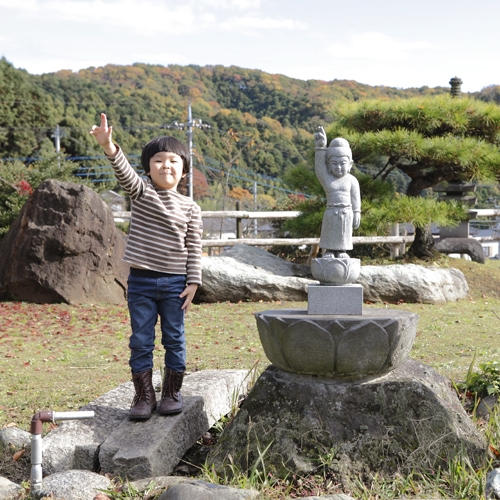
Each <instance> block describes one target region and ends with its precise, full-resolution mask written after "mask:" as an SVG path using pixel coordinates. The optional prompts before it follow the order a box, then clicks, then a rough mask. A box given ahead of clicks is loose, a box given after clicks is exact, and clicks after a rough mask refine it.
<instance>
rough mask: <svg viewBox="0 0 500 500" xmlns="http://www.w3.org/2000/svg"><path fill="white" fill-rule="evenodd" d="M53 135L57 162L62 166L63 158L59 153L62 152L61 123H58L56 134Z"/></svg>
mask: <svg viewBox="0 0 500 500" xmlns="http://www.w3.org/2000/svg"><path fill="white" fill-rule="evenodd" d="M52 137H53V138H54V144H55V146H56V153H57V162H58V164H59V168H61V158H60V155H59V153H60V152H61V129H60V128H59V124H57V125H56V129H55V130H54V135H53V136H52Z"/></svg>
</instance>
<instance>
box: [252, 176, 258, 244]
mask: <svg viewBox="0 0 500 500" xmlns="http://www.w3.org/2000/svg"><path fill="white" fill-rule="evenodd" d="M253 210H254V212H257V182H256V181H253ZM253 237H254V238H257V219H254V220H253Z"/></svg>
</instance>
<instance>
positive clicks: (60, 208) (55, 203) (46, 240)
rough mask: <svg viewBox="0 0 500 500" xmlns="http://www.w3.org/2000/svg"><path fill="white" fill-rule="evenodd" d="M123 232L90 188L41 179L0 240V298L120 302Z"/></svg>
mask: <svg viewBox="0 0 500 500" xmlns="http://www.w3.org/2000/svg"><path fill="white" fill-rule="evenodd" d="M124 251H125V238H124V235H123V234H122V233H121V232H120V231H118V230H117V229H116V227H115V224H114V220H113V214H112V212H111V209H110V208H109V207H108V206H107V205H106V204H105V203H103V202H102V200H101V199H100V198H99V195H98V194H97V193H95V192H94V191H92V190H91V189H89V188H87V187H85V186H83V185H80V184H74V183H71V182H59V181H56V180H47V181H44V182H42V184H40V186H39V187H38V189H36V190H35V192H34V193H33V194H32V195H31V196H30V197H29V199H28V201H27V202H26V203H25V205H24V207H23V208H22V210H21V212H20V214H19V216H18V218H17V219H16V220H15V222H14V223H13V224H12V226H11V228H10V230H9V232H8V233H7V234H6V236H5V237H4V239H3V240H2V242H1V244H0V299H4V300H5V299H16V300H27V301H32V302H39V303H51V302H67V303H69V304H80V303H98V302H104V303H123V302H124V301H125V296H126V283H127V276H128V265H127V264H126V263H125V262H123V261H122V260H121V259H122V257H123V253H124Z"/></svg>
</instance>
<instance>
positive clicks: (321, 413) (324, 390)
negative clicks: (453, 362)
mask: <svg viewBox="0 0 500 500" xmlns="http://www.w3.org/2000/svg"><path fill="white" fill-rule="evenodd" d="M486 449H487V443H486V440H485V439H484V437H483V436H482V434H481V433H480V432H478V431H477V430H476V428H475V426H474V425H473V423H472V420H471V419H470V418H469V417H468V416H467V414H466V412H465V411H464V409H463V407H462V405H461V403H460V401H459V399H458V397H457V394H456V392H455V391H454V390H453V389H451V387H450V381H449V380H448V379H446V378H445V377H443V376H441V375H439V374H437V373H436V372H435V371H434V370H433V369H432V368H431V367H429V366H426V365H423V364H421V363H418V362H416V361H413V360H410V359H408V360H406V362H405V363H404V364H403V365H401V366H400V367H399V368H397V369H396V370H394V371H392V372H391V373H389V374H388V375H385V376H384V377H380V378H378V379H374V380H370V381H363V382H345V383H340V382H336V381H332V380H330V379H326V378H321V377H315V376H305V375H297V374H292V373H286V372H283V371H281V370H278V369H277V368H276V367H274V366H272V365H271V366H269V367H268V368H267V369H266V370H265V371H264V372H263V373H262V375H261V376H260V377H259V379H258V380H257V382H256V384H255V385H254V386H253V388H252V390H251V391H250V394H249V395H248V397H247V398H246V399H245V401H244V402H243V404H242V406H241V408H240V411H239V412H238V413H237V415H236V417H235V418H234V420H233V421H232V422H231V425H230V426H228V427H226V428H225V429H224V431H223V433H222V435H221V437H220V438H219V441H218V443H217V444H216V445H215V446H214V448H213V449H212V451H211V453H210V455H209V457H208V459H207V460H208V463H210V464H212V463H213V464H214V467H215V469H216V470H217V471H218V473H219V474H221V475H224V470H223V469H225V472H226V473H228V474H231V470H234V469H236V470H248V469H252V467H255V466H257V465H259V467H262V469H264V470H266V471H267V472H270V473H272V474H273V475H277V476H280V477H283V478H284V477H289V476H290V475H292V474H297V475H305V474H310V473H314V471H315V470H317V468H318V467H324V468H327V469H328V470H329V472H330V473H332V474H333V475H334V477H335V478H336V479H337V480H341V481H342V480H347V479H349V478H350V479H352V478H356V477H359V476H360V475H365V474H366V475H369V474H376V473H381V474H387V475H391V474H394V473H396V472H398V473H400V474H405V473H408V472H410V471H414V470H419V469H424V470H429V469H435V468H438V467H443V468H446V467H447V466H448V464H449V463H450V458H451V457H452V456H454V455H456V454H457V453H458V454H460V453H462V452H464V453H468V455H469V457H470V460H471V463H472V464H473V466H474V465H475V464H479V463H481V461H482V460H483V459H484V454H485V451H486ZM259 462H260V463H259Z"/></svg>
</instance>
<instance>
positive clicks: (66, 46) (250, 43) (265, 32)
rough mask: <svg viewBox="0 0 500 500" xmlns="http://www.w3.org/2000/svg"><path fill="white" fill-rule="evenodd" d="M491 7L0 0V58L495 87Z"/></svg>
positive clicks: (322, 1) (498, 69) (330, 1)
mask: <svg viewBox="0 0 500 500" xmlns="http://www.w3.org/2000/svg"><path fill="white" fill-rule="evenodd" d="M499 23H500V1H499V0H476V1H475V2H471V1H470V0H468V1H464V0H432V1H431V0H419V1H418V2H415V1H407V0H397V1H396V0H394V1H393V0H379V1H376V0H344V1H337V0H309V1H306V0H300V1H298V0H288V1H286V0H182V1H181V0H22V1H15V0H0V54H1V55H3V56H5V57H6V58H7V60H8V61H9V62H11V63H12V64H14V66H15V67H17V68H24V69H26V70H28V71H29V72H30V73H48V72H52V71H57V70H60V69H71V70H73V71H77V70H79V69H82V68H87V67H89V66H102V65H105V64H110V63H111V64H132V63H134V62H144V63H150V64H161V65H168V64H181V65H186V64H198V65H202V66H204V65H207V64H223V65H225V66H230V65H234V66H240V67H244V68H251V69H261V70H263V71H266V72H268V73H281V74H284V75H287V76H290V77H294V78H299V79H302V80H308V79H320V80H333V79H335V78H337V79H348V80H356V81H358V82H361V83H367V84H369V85H387V86H392V87H420V86H423V85H427V86H429V87H434V86H438V85H440V86H448V84H449V81H450V78H452V77H453V76H459V77H460V78H461V79H462V80H463V82H464V83H463V86H462V89H463V90H464V91H477V90H480V89H481V88H483V87H485V86H487V85H491V84H499V85H500V28H499Z"/></svg>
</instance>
